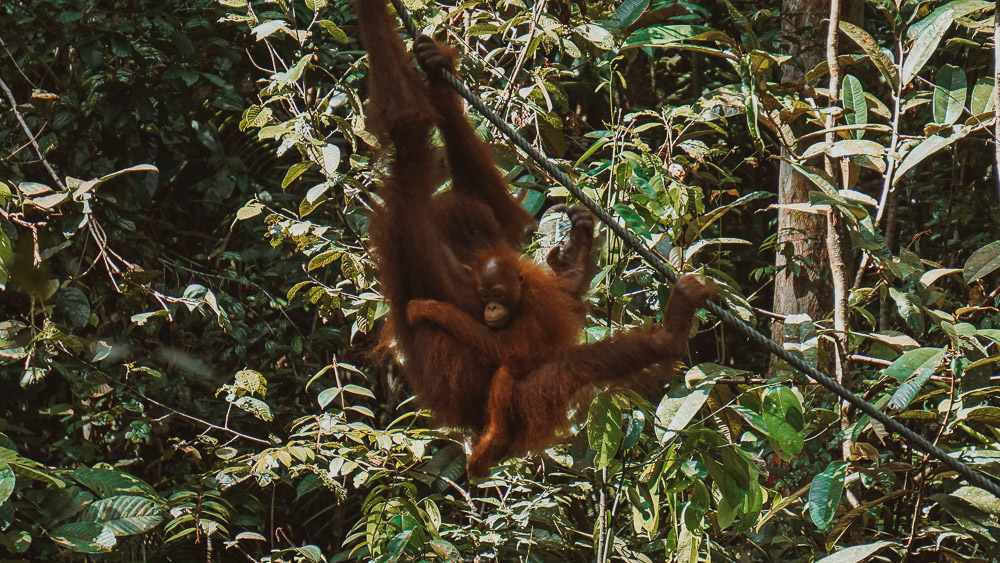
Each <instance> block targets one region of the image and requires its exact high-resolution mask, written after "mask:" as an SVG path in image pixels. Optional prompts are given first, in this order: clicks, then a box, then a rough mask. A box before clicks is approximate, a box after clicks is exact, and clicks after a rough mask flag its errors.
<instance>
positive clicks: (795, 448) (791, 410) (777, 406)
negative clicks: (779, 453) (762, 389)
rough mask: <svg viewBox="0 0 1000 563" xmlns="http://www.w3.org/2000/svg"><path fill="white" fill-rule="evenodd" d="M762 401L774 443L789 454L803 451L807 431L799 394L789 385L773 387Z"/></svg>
mask: <svg viewBox="0 0 1000 563" xmlns="http://www.w3.org/2000/svg"><path fill="white" fill-rule="evenodd" d="M761 403H762V404H761V414H762V416H763V418H764V425H765V427H766V428H767V432H768V434H769V435H770V436H771V438H773V439H774V443H776V444H777V445H778V446H780V447H781V449H782V450H783V451H784V453H786V454H788V455H789V456H796V455H798V454H799V452H801V451H802V445H803V443H804V436H803V434H804V431H805V417H804V416H803V412H802V401H801V400H800V399H799V396H798V395H796V394H795V392H794V391H792V390H791V389H789V388H788V387H785V386H778V387H772V388H771V389H768V391H767V392H766V393H765V394H764V398H763V401H762V402H761Z"/></svg>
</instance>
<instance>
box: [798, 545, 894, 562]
mask: <svg viewBox="0 0 1000 563" xmlns="http://www.w3.org/2000/svg"><path fill="white" fill-rule="evenodd" d="M890 545H899V544H898V543H896V542H891V541H879V542H875V543H867V544H864V545H855V546H853V547H849V548H847V549H842V550H840V551H838V552H837V553H834V554H833V555H827V556H826V557H824V558H822V559H820V560H819V561H817V562H816V563H858V562H860V561H865V560H867V559H868V558H869V557H871V556H872V555H875V553H876V552H877V551H878V550H880V549H882V548H883V547H888V546H890Z"/></svg>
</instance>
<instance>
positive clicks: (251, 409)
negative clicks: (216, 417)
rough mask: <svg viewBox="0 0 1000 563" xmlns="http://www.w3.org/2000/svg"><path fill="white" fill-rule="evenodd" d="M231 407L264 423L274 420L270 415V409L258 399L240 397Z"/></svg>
mask: <svg viewBox="0 0 1000 563" xmlns="http://www.w3.org/2000/svg"><path fill="white" fill-rule="evenodd" d="M233 405H235V406H237V407H239V408H240V409H243V410H244V411H246V412H248V413H250V414H252V415H254V416H255V417H257V418H259V419H261V420H263V421H265V422H270V421H272V420H274V415H272V414H271V407H269V406H267V403H265V402H264V401H261V400H260V399H255V398H253V397H240V398H239V399H236V400H235V401H233Z"/></svg>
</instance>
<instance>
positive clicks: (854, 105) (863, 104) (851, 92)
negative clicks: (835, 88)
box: [840, 74, 868, 139]
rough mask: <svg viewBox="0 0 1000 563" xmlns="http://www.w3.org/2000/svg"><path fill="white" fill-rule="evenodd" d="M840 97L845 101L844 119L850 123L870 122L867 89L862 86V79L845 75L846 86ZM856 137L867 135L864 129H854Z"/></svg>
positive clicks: (863, 123)
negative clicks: (866, 97)
mask: <svg viewBox="0 0 1000 563" xmlns="http://www.w3.org/2000/svg"><path fill="white" fill-rule="evenodd" d="M840 99H841V100H843V102H844V110H846V113H845V114H844V121H846V122H847V124H848V125H867V124H868V102H867V101H865V89H864V88H863V87H862V86H861V81H860V80H858V79H857V78H855V77H854V76H852V75H850V74H848V75H847V76H845V77H844V86H843V89H842V90H841V93H840ZM853 135H854V137H855V138H857V139H860V138H861V137H863V136H864V135H865V132H864V130H860V131H854V133H853Z"/></svg>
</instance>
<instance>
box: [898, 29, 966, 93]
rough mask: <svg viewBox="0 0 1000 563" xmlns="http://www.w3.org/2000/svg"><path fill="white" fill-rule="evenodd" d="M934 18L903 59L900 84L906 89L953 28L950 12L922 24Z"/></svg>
mask: <svg viewBox="0 0 1000 563" xmlns="http://www.w3.org/2000/svg"><path fill="white" fill-rule="evenodd" d="M932 18H934V19H933V21H930V22H929V23H928V24H927V29H926V31H924V32H921V34H920V35H917V36H915V39H914V40H913V43H911V44H910V48H909V51H908V52H907V53H906V58H905V59H903V69H902V71H900V83H901V84H902V85H903V87H904V88H905V87H907V86H909V85H910V81H911V80H913V78H914V77H916V76H917V73H919V72H920V70H921V69H922V68H924V65H925V64H927V59H929V58H931V55H933V54H934V52H935V51H936V50H937V46H938V43H940V42H941V38H942V37H944V33H945V32H946V31H948V28H949V27H951V23H952V22H953V21H954V13H953V12H950V11H948V12H945V13H943V14H942V15H941V16H940V17H936V18H935V17H934V16H928V17H927V18H925V19H924V20H921V22H922V21H926V20H930V19H932ZM915 25H920V22H917V24H915Z"/></svg>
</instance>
